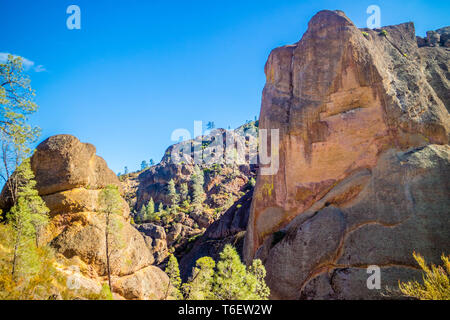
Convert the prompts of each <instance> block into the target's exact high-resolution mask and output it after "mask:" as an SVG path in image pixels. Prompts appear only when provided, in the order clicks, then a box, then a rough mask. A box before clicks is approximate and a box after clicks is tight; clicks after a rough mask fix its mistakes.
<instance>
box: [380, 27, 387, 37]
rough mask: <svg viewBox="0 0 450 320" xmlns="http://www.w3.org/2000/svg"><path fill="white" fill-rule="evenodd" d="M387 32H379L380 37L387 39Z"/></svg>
mask: <svg viewBox="0 0 450 320" xmlns="http://www.w3.org/2000/svg"><path fill="white" fill-rule="evenodd" d="M387 34H388V33H387V31H386V30H384V29H383V30H381V32H380V36H383V37H387Z"/></svg>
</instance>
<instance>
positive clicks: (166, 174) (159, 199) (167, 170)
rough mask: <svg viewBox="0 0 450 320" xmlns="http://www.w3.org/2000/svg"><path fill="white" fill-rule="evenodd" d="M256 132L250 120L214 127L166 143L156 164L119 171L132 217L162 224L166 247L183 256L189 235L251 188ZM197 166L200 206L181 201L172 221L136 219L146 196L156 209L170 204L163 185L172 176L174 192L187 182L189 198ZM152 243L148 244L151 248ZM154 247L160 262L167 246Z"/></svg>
mask: <svg viewBox="0 0 450 320" xmlns="http://www.w3.org/2000/svg"><path fill="white" fill-rule="evenodd" d="M257 131H258V128H257V122H253V121H251V122H247V123H246V124H244V125H242V126H240V127H238V128H237V129H235V130H224V129H214V130H212V132H210V133H209V134H207V135H204V136H198V137H196V138H195V139H191V140H187V141H183V142H180V143H177V144H174V145H172V146H170V147H169V148H168V149H167V150H166V152H165V154H164V156H163V158H162V160H161V162H160V163H158V164H157V165H154V166H152V167H150V168H148V169H146V170H143V171H141V172H138V173H130V174H127V175H122V176H120V180H121V182H122V186H123V189H124V190H125V199H126V200H127V202H128V203H129V205H130V207H131V208H133V211H134V212H135V214H134V215H135V219H134V220H135V221H137V222H151V223H153V224H155V225H158V226H160V227H163V228H164V229H165V233H166V238H165V239H166V240H165V241H166V243H167V248H168V249H169V250H173V252H174V254H175V256H176V257H177V258H179V259H181V258H182V257H183V256H184V255H185V253H186V252H187V251H188V250H189V248H190V247H191V246H192V243H193V240H195V239H197V238H198V236H200V235H201V234H202V233H203V232H204V231H205V229H206V228H207V227H208V226H210V225H211V224H212V223H213V222H214V221H216V220H217V219H219V218H220V217H221V216H222V215H223V214H224V213H225V212H226V211H227V210H228V209H229V208H230V207H231V206H232V205H233V203H235V202H236V201H237V200H239V198H241V197H242V196H243V195H244V194H245V192H247V191H248V190H249V189H251V188H252V184H250V183H249V181H250V179H252V178H253V177H255V175H256V169H255V164H256V162H257V159H256V149H257ZM196 165H197V166H198V168H199V169H200V170H202V171H203V175H204V192H205V195H206V200H205V202H204V205H203V206H202V207H201V208H200V209H196V210H193V208H192V206H190V207H189V204H188V207H186V206H183V204H181V205H180V208H178V211H177V212H176V213H172V214H171V219H170V221H169V219H159V220H158V219H156V220H155V219H154V220H152V221H150V220H146V221H140V219H139V217H137V218H136V215H138V213H139V212H140V210H141V208H142V206H143V205H146V204H147V203H148V201H149V200H150V199H153V201H154V203H155V207H156V208H157V209H156V210H157V211H158V210H159V209H161V208H162V207H164V208H166V209H167V207H168V206H169V205H170V199H169V197H168V188H167V187H168V183H169V181H170V180H172V179H173V181H174V183H175V188H176V189H177V191H178V192H179V191H180V186H181V185H182V184H184V183H185V184H186V185H187V186H188V191H189V198H190V200H192V191H193V188H192V175H193V174H194V168H195V166H196ZM172 218H173V219H172ZM137 226H138V228H140V227H139V225H137ZM139 230H140V231H141V232H142V231H143V230H141V229H139ZM157 242H159V241H157ZM147 243H148V244H149V241H147ZM153 245H154V243H153V244H151V245H150V244H149V246H150V247H153ZM157 247H158V248H159V249H157V250H156V251H155V250H154V249H152V252H153V254H154V256H155V259H156V260H157V263H158V264H159V265H161V266H163V265H164V264H161V259H163V257H164V258H165V257H167V253H166V251H165V250H166V249H165V248H163V246H161V245H157ZM158 250H161V251H158ZM158 252H159V253H158ZM156 256H158V258H156ZM194 263H195V261H194Z"/></svg>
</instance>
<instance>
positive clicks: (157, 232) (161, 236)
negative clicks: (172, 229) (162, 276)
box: [136, 223, 169, 264]
mask: <svg viewBox="0 0 450 320" xmlns="http://www.w3.org/2000/svg"><path fill="white" fill-rule="evenodd" d="M136 228H137V230H138V231H139V232H140V233H141V234H142V235H143V236H144V240H145V243H146V245H147V247H148V248H149V250H150V252H151V253H152V254H153V258H154V260H155V263H156V264H159V263H161V262H163V261H164V259H165V258H166V257H167V255H168V254H169V251H168V250H167V235H166V231H165V230H164V228H163V227H161V226H158V225H155V224H153V223H143V224H141V225H137V226H136Z"/></svg>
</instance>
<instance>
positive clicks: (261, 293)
mask: <svg viewBox="0 0 450 320" xmlns="http://www.w3.org/2000/svg"><path fill="white" fill-rule="evenodd" d="M248 272H249V273H250V274H252V275H253V276H254V277H255V278H256V290H255V293H256V295H257V296H258V297H259V298H261V299H263V300H267V299H269V295H270V289H269V287H268V286H267V285H266V282H265V281H264V279H265V277H266V269H265V268H264V265H263V264H262V261H261V260H259V259H255V260H253V261H252V264H251V266H250V267H249V268H248Z"/></svg>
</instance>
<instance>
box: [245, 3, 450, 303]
mask: <svg viewBox="0 0 450 320" xmlns="http://www.w3.org/2000/svg"><path fill="white" fill-rule="evenodd" d="M383 30H384V31H382V30H381V29H380V30H370V29H363V30H361V29H358V28H357V27H356V26H355V25H354V24H353V23H352V22H351V21H350V20H349V19H348V18H347V17H346V16H345V14H344V13H343V12H340V11H321V12H319V13H317V14H316V15H315V16H314V17H313V18H312V19H311V21H310V22H309V25H308V30H307V31H306V33H305V34H304V35H303V37H302V39H301V40H300V41H299V42H297V43H295V44H293V45H288V46H284V47H280V48H277V49H274V50H273V51H272V52H271V54H270V56H269V58H268V61H267V64H266V66H265V73H266V77H267V80H266V85H265V88H264V91H263V98H262V106H261V115H260V122H259V128H260V129H279V140H280V141H279V142H280V143H279V150H278V152H279V163H280V167H279V170H278V172H277V173H276V174H274V175H258V178H257V183H256V187H255V191H254V195H253V200H252V205H251V212H250V218H249V223H248V227H247V232H246V237H245V243H244V257H245V259H246V260H247V261H250V260H251V259H253V258H255V257H257V258H261V259H263V261H264V262H265V265H266V268H267V282H268V284H269V286H270V287H271V291H272V298H275V299H299V298H322V299H327V298H328V299H333V298H334V299H345V298H379V297H380V296H381V295H380V290H369V289H368V288H367V286H366V279H367V276H368V275H367V274H366V269H365V268H366V267H367V266H368V265H378V266H380V267H381V268H382V285H383V287H385V286H386V285H389V286H392V287H396V286H397V281H398V279H406V278H411V277H412V276H414V275H417V270H416V268H417V266H416V264H415V263H414V261H413V259H412V252H413V251H414V250H416V251H418V252H420V253H422V254H424V255H425V257H426V258H427V259H428V260H430V261H431V262H434V263H439V256H440V254H441V253H442V252H446V253H448V248H450V219H449V215H448V213H449V212H450V199H449V196H448V195H449V194H450V188H449V182H448V181H449V180H450V179H449V178H450V172H449V170H450V169H449V165H450V147H449V145H448V142H449V129H450V117H449V113H448V108H449V101H448V99H447V98H448V92H447V91H446V89H445V88H449V79H450V74H449V72H448V67H449V61H450V52H449V49H447V48H445V47H441V46H439V45H437V46H435V47H423V48H419V47H418V45H417V41H416V36H415V30H414V25H413V24H412V23H404V24H400V25H396V26H388V27H384V28H383ZM436 75H438V76H436ZM272 152H276V151H274V150H272Z"/></svg>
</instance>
